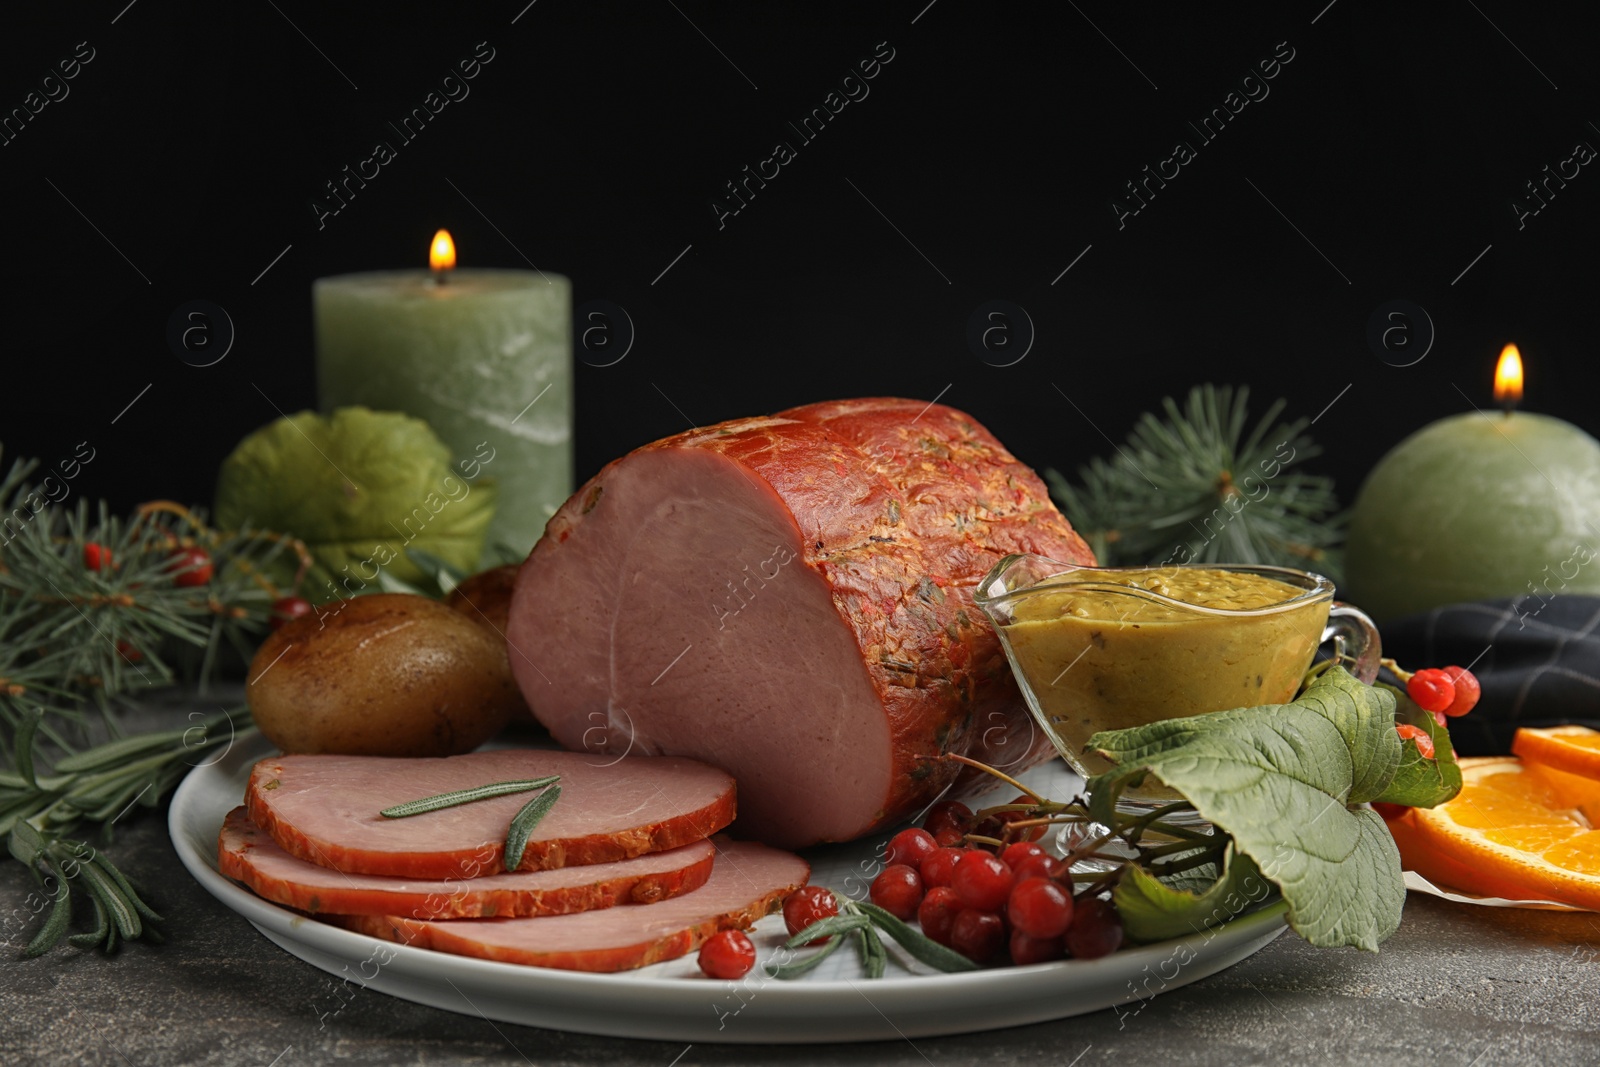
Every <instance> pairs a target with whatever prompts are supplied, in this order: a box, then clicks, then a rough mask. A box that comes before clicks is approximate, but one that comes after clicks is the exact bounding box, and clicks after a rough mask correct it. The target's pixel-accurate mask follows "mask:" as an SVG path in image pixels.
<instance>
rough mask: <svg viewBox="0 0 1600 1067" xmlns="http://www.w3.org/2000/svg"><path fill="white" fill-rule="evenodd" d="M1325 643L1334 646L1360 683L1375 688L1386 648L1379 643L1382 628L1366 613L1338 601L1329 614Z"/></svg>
mask: <svg viewBox="0 0 1600 1067" xmlns="http://www.w3.org/2000/svg"><path fill="white" fill-rule="evenodd" d="M1322 640H1324V641H1332V642H1333V649H1334V653H1335V655H1337V656H1338V659H1339V662H1340V663H1342V664H1344V666H1345V669H1346V670H1348V671H1349V672H1350V673H1351V674H1353V675H1355V677H1356V679H1357V680H1358V681H1360V682H1362V683H1364V684H1366V685H1371V684H1372V683H1373V681H1375V680H1376V679H1377V677H1378V661H1379V660H1380V659H1382V658H1383V645H1382V643H1381V642H1380V641H1379V640H1378V628H1377V627H1376V626H1375V625H1373V622H1372V620H1371V619H1369V618H1367V615H1366V612H1364V611H1362V610H1361V609H1360V608H1355V607H1351V606H1350V605H1349V604H1346V603H1344V602H1343V601H1340V600H1335V601H1334V602H1333V606H1332V607H1331V608H1330V609H1329V610H1328V625H1327V626H1326V627H1324V628H1323V631H1322Z"/></svg>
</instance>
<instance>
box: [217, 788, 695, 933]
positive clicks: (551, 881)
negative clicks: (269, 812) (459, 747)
mask: <svg viewBox="0 0 1600 1067" xmlns="http://www.w3.org/2000/svg"><path fill="white" fill-rule="evenodd" d="M715 855H716V849H715V848H714V847H713V846H712V844H711V842H709V841H696V842H694V843H693V844H689V845H682V846H680V847H678V848H674V849H668V850H667V851H665V852H652V853H649V854H647V855H644V856H639V857H638V858H636V859H631V860H619V861H617V862H616V863H596V864H591V865H589V866H585V867H562V868H560V869H559V870H554V871H514V872H512V873H510V874H505V873H501V874H489V875H483V876H481V877H478V878H466V879H438V880H433V881H428V880H418V879H405V878H388V877H384V876H383V875H375V874H345V873H343V872H341V871H334V870H330V869H328V868H326V867H319V866H317V865H316V864H314V863H307V862H306V861H305V860H302V859H297V858H295V857H294V856H291V855H289V854H288V853H287V852H285V851H284V850H283V849H281V848H279V847H278V845H277V843H276V842H274V841H273V840H272V838H271V837H269V836H267V834H266V833H264V832H263V831H261V830H260V829H258V828H257V827H256V825H255V824H254V823H252V822H251V821H250V818H249V816H248V815H246V814H245V809H244V808H242V807H239V808H235V809H233V811H231V812H229V813H228V816H227V818H225V819H224V820H223V821H222V832H221V834H220V835H218V839H217V864H218V867H219V868H220V869H221V870H222V873H223V874H225V875H227V876H228V877H229V878H232V879H235V880H236V881H240V882H243V883H244V884H245V885H247V886H249V887H250V888H251V889H253V890H255V892H256V893H258V894H259V895H261V896H263V897H265V898H266V899H268V900H271V901H274V902H276V903H278V904H286V905H288V906H289V907H291V908H298V909H299V910H301V911H307V912H312V913H318V912H334V913H337V914H343V915H391V914H393V915H409V916H411V917H413V918H417V919H457V918H483V917H487V916H499V917H511V916H519V917H520V916H533V915H567V914H570V913H572V912H579V911H595V910H598V909H600V908H609V907H612V906H613V905H616V904H654V903H656V902H657V901H661V900H666V899H668V898H669V897H675V896H678V895H680V894H682V893H688V892H690V891H692V890H695V889H699V888H700V887H701V886H702V885H705V883H706V879H707V878H709V877H711V861H712V859H713V858H714V857H715Z"/></svg>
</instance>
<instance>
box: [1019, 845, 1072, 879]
mask: <svg viewBox="0 0 1600 1067" xmlns="http://www.w3.org/2000/svg"><path fill="white" fill-rule="evenodd" d="M1066 867H1067V865H1066V864H1065V863H1063V862H1061V861H1060V860H1058V859H1056V858H1055V857H1054V856H1051V855H1049V854H1047V853H1043V852H1041V853H1039V854H1038V855H1037V856H1029V857H1028V858H1027V859H1025V860H1023V861H1022V862H1021V863H1019V864H1017V865H1016V866H1015V867H1013V868H1012V869H1011V873H1012V874H1013V875H1014V876H1015V877H1016V879H1017V881H1018V883H1021V881H1022V880H1023V879H1024V878H1052V879H1058V878H1059V877H1060V875H1061V872H1062V871H1064V870H1066Z"/></svg>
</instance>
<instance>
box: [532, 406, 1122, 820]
mask: <svg viewBox="0 0 1600 1067" xmlns="http://www.w3.org/2000/svg"><path fill="white" fill-rule="evenodd" d="M1010 552H1036V553H1040V554H1042V555H1046V556H1050V557H1053V558H1056V559H1059V560H1062V561H1064V562H1067V563H1076V564H1092V563H1093V562H1094V559H1093V555H1092V553H1091V552H1090V550H1089V548H1088V546H1087V545H1086V544H1085V543H1084V541H1083V540H1082V539H1081V538H1080V537H1078V535H1077V534H1076V533H1074V532H1073V530H1072V528H1071V526H1070V525H1069V524H1068V523H1067V521H1066V519H1065V518H1064V517H1063V516H1062V515H1061V514H1060V513H1059V512H1058V511H1057V510H1056V509H1055V507H1054V506H1053V505H1052V504H1051V502H1050V500H1049V496H1048V493H1047V491H1046V489H1045V487H1044V485H1043V483H1042V482H1041V481H1040V480H1039V478H1038V477H1037V475H1035V474H1034V473H1033V472H1032V471H1031V470H1029V469H1028V468H1027V467H1025V466H1024V465H1022V464H1021V463H1019V462H1018V461H1017V460H1016V459H1015V458H1014V457H1013V456H1012V455H1011V454H1010V453H1009V452H1007V451H1006V450H1005V448H1004V447H1003V446H1001V444H1000V443H999V442H998V441H996V440H995V438H994V437H993V436H992V435H991V434H990V433H989V432H988V431H987V430H985V429H984V428H983V427H982V426H980V425H979V424H978V423H977V422H976V420H974V419H972V418H971V417H970V416H968V415H966V414H963V413H962V412H960V411H957V410H955V409H953V408H948V407H944V406H942V405H938V404H934V405H929V404H927V403H925V402H922V401H912V400H898V399H865V400H849V401H838V402H830V403H822V404H812V405H809V406H806V407H801V408H795V409H793V410H790V411H785V412H781V413H779V414H778V415H775V416H771V417H765V418H755V419H742V420H735V421H732V422H726V423H722V424H720V425H716V426H710V427H706V428H703V429H697V430H692V431H689V432H687V433H682V434H678V435H676V436H673V437H669V438H666V439H664V440H661V441H657V442H655V443H653V444H650V445H646V446H644V447H643V448H641V449H638V450H636V451H634V452H632V453H629V454H628V455H627V456H624V457H622V458H621V459H619V460H616V461H614V462H613V463H611V464H609V465H608V466H607V467H606V468H605V469H603V470H602V471H601V472H600V473H599V474H598V475H596V476H595V477H594V478H593V479H591V480H590V481H589V482H588V483H587V484H586V485H584V486H583V487H582V488H581V489H580V490H579V491H578V492H577V493H576V494H575V495H574V496H573V497H572V498H571V499H570V500H569V501H568V502H567V503H566V504H565V505H564V506H563V507H562V508H561V509H560V510H559V511H558V512H557V513H556V514H555V516H553V517H552V519H551V520H550V523H549V524H548V526H547V527H546V530H545V535H544V537H543V538H542V539H541V540H540V542H539V543H538V544H537V545H536V546H535V547H534V549H533V552H532V553H531V554H530V556H529V558H528V560H527V562H526V563H525V564H524V565H523V568H522V571H521V573H520V574H519V576H518V580H517V588H516V592H515V595H514V597H513V602H512V611H511V617H510V620H509V623H508V627H507V636H508V639H509V642H510V645H511V647H512V654H511V663H512V669H513V672H514V673H515V674H516V676H517V679H518V682H519V683H520V684H521V685H522V688H523V692H524V695H525V696H526V697H527V699H528V703H529V705H530V706H531V707H532V708H533V709H534V713H535V715H536V716H538V718H539V719H540V721H541V722H543V723H544V724H545V725H546V726H547V727H549V728H550V730H551V733H552V735H553V736H554V737H555V738H556V739H557V740H558V741H559V742H561V743H562V744H564V745H566V746H568V747H571V748H585V749H588V750H591V751H603V752H624V751H628V752H635V753H637V752H647V753H652V754H674V755H691V756H694V757H696V758H699V759H703V760H706V761H707V762H710V763H714V764H716V765H718V766H721V767H723V768H724V769H725V770H727V771H729V772H730V773H732V774H734V775H735V777H737V778H738V779H739V790H740V798H739V803H740V815H741V818H740V822H739V823H738V824H737V826H736V827H735V831H736V832H738V833H741V834H745V835H748V836H753V837H756V838H758V839H760V840H763V841H766V842H768V843H770V844H776V845H781V846H784V847H791V848H795V847H803V846H806V845H810V844H814V843H817V842H819V841H826V840H847V839H850V838H853V837H857V836H860V835H862V834H866V833H870V832H873V831H875V830H878V829H880V828H883V827H885V826H888V825H892V824H894V823H896V822H898V821H899V820H901V819H903V818H905V817H906V816H908V815H910V814H913V813H915V812H916V811H917V810H918V809H919V808H920V807H921V806H922V805H924V804H926V803H928V802H930V801H932V800H933V799H934V798H935V797H937V796H939V795H940V794H942V793H944V794H947V795H951V796H955V795H962V794H963V793H965V792H966V791H968V790H972V789H976V788H986V787H988V786H990V785H992V784H993V780H992V779H989V778H988V777H987V776H978V775H975V774H973V773H972V772H966V773H963V772H962V771H961V769H960V768H959V767H958V766H957V765H954V764H949V763H946V764H940V763H935V762H930V761H928V760H927V759H925V758H924V757H930V756H937V755H939V754H941V753H955V754H961V755H970V756H973V757H975V758H978V759H982V760H984V761H985V762H988V763H991V764H993V765H996V766H1002V767H1004V768H1006V769H1008V770H1010V771H1012V772H1016V771H1020V770H1022V769H1024V768H1026V767H1028V766H1031V765H1032V764H1034V763H1037V762H1039V761H1040V760H1041V759H1044V758H1046V757H1048V756H1050V755H1052V754H1053V752H1054V750H1053V748H1052V747H1051V746H1050V744H1049V742H1048V739H1047V738H1045V737H1044V736H1043V735H1042V733H1041V732H1040V731H1038V730H1037V729H1036V727H1035V726H1034V724H1033V722H1032V720H1031V717H1030V716H1029V715H1028V714H1027V711H1026V708H1025V706H1024V704H1023V701H1022V697H1021V695H1020V693H1019V692H1018V690H1017V687H1016V683H1015V681H1014V679H1013V678H1012V675H1011V672H1010V669H1009V666H1008V665H1007V663H1006V660H1005V657H1004V654H1003V652H1002V650H1001V649H1000V646H999V641H998V638H997V637H996V636H995V634H994V632H993V630H992V628H991V627H990V626H989V624H988V621H987V620H986V619H985V617H984V616H983V615H982V613H981V612H980V611H979V610H978V609H977V608H975V607H974V605H973V600H972V596H973V592H974V590H975V588H976V586H977V583H978V582H979V580H980V579H981V578H982V577H983V576H984V574H985V573H987V571H988V570H989V569H990V568H991V567H992V566H993V565H994V564H995V563H996V562H997V561H999V560H1000V559H1001V558H1002V557H1003V556H1004V555H1006V554H1007V553H1010ZM675 654H676V655H677V656H678V657H679V659H675V658H674V656H675ZM680 659H681V663H680ZM958 778H959V779H960V780H959V781H958V780H957V779H958ZM952 785H954V786H955V789H954V790H951V789H950V787H951V786H952Z"/></svg>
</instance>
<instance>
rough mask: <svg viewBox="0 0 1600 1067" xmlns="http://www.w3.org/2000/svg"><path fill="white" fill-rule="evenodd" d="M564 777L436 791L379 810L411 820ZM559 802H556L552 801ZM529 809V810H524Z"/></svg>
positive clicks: (528, 788) (557, 780) (551, 783)
mask: <svg viewBox="0 0 1600 1067" xmlns="http://www.w3.org/2000/svg"><path fill="white" fill-rule="evenodd" d="M560 780H561V776H560V775H559V774H547V775H544V776H543V777H540V778H518V779H516V780H514V781H510V782H491V783H489V784H488V785H475V786H473V787H472V788H471V789H456V790H452V791H451V792H449V793H436V794H434V795H433V796H431V797H421V798H420V799H417V800H408V801H406V802H405V803H404V804H395V805H394V806H392V807H388V808H384V809H383V810H382V811H380V812H378V814H379V815H382V816H383V817H384V818H385V819H409V818H410V817H411V816H413V815H424V814H426V813H428V812H430V811H439V810H441V809H443V808H453V807H455V806H456V805H457V804H472V803H475V802H477V801H479V800H489V799H490V798H492V797H504V796H510V795H511V794H512V793H530V792H532V791H533V790H535V789H543V788H544V787H545V786H548V785H553V784H554V783H556V782H559V781H560ZM551 803H552V804H553V803H555V801H551ZM524 810H526V809H524Z"/></svg>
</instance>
